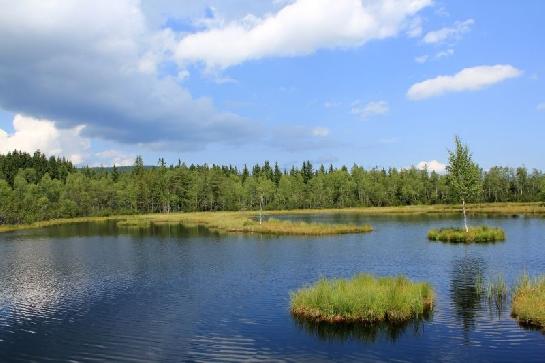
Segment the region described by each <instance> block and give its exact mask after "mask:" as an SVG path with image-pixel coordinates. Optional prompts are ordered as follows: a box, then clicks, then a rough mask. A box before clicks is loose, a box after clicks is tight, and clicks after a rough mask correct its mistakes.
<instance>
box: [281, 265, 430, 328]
mask: <svg viewBox="0 0 545 363" xmlns="http://www.w3.org/2000/svg"><path fill="white" fill-rule="evenodd" d="M433 300H434V293H433V289H432V288H431V286H430V285H429V284H428V283H422V282H412V281H410V280H409V279H407V278H406V277H403V276H397V277H374V276H372V275H368V274H360V275H357V276H355V277H354V278H352V279H333V280H327V279H321V280H319V281H318V282H316V283H315V284H314V285H312V286H308V287H304V288H302V289H300V290H298V291H296V292H294V293H292V294H291V312H292V313H293V314H294V315H296V316H299V317H303V318H308V319H310V320H314V321H327V322H368V323H370V322H380V321H388V322H403V321H407V320H409V319H412V318H417V317H421V316H423V315H424V314H425V313H426V312H428V311H429V310H431V308H432V305H433Z"/></svg>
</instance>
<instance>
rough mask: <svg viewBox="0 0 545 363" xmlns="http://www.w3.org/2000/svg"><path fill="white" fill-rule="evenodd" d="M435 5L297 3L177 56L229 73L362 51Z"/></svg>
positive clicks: (199, 40) (183, 44)
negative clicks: (322, 53) (251, 64)
mask: <svg viewBox="0 0 545 363" xmlns="http://www.w3.org/2000/svg"><path fill="white" fill-rule="evenodd" d="M430 4H431V0H384V1H381V2H365V4H364V3H362V1H361V0H297V1H295V2H293V3H290V4H288V5H287V6H285V7H283V8H282V9H280V10H279V11H278V12H276V13H275V14H272V15H266V16H263V17H256V16H247V17H245V18H243V19H242V20H239V21H232V22H227V23H225V24H224V25H222V26H218V27H214V28H210V29H206V30H204V31H201V32H197V33H193V34H189V35H187V36H185V37H184V38H182V39H181V41H180V42H179V43H178V46H177V48H176V50H175V57H176V58H177V59H178V60H179V61H180V62H181V63H182V64H186V63H188V62H189V63H191V62H203V63H204V64H206V66H207V68H208V69H209V70H210V69H218V68H219V69H224V68H227V67H229V66H233V65H236V64H239V63H242V62H245V61H248V60H255V59H260V58H264V57H281V56H298V55H306V54H310V53H313V52H315V51H316V50H318V49H324V48H337V47H358V46H361V45H363V44H365V43H366V42H368V41H370V40H373V39H384V38H388V37H393V36H396V35H397V34H398V33H399V32H400V31H401V30H404V29H410V25H411V21H412V20H413V16H414V15H415V14H416V13H418V12H419V11H420V10H421V9H423V8H424V7H426V6H428V5H430Z"/></svg>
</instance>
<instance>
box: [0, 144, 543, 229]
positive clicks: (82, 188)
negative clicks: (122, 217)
mask: <svg viewBox="0 0 545 363" xmlns="http://www.w3.org/2000/svg"><path fill="white" fill-rule="evenodd" d="M535 201H545V174H544V173H543V172H542V171H539V170H535V169H534V170H531V171H529V170H527V169H526V168H525V167H518V168H508V167H500V166H497V167H492V168H490V169H489V170H486V171H485V170H483V169H480V184H479V193H478V194H477V196H476V197H475V198H474V200H471V202H535ZM456 202H457V200H456V199H455V197H454V196H453V193H452V191H451V190H450V188H449V185H448V183H447V177H446V176H445V175H443V174H438V173H436V172H433V171H431V172H430V171H427V170H418V169H416V168H408V169H396V168H389V169H383V168H373V169H365V168H363V167H361V166H358V165H353V166H351V167H350V168H348V167H346V166H342V167H333V166H332V165H330V166H327V167H326V166H324V165H319V166H317V167H314V166H313V165H312V164H311V162H309V161H306V162H304V163H303V164H302V165H301V167H299V168H298V167H292V168H291V169H289V170H285V169H281V168H280V167H279V166H278V164H277V163H275V164H274V165H273V164H271V163H269V162H268V161H265V162H264V163H263V164H261V165H254V166H253V167H251V168H248V167H246V166H244V167H243V168H241V169H239V168H237V167H234V166H231V165H229V166H220V165H206V164H204V165H189V166H188V165H186V164H185V163H183V162H181V161H180V162H178V163H177V165H167V164H166V163H165V161H164V159H160V160H159V161H158V163H157V165H155V166H152V167H150V166H145V164H144V161H143V159H142V157H140V156H139V157H137V158H136V160H135V162H134V165H133V166H132V167H130V168H117V167H115V166H114V167H112V168H89V167H85V168H76V167H75V166H74V165H72V163H70V162H69V161H67V160H66V159H63V158H58V157H49V158H48V157H46V155H44V154H43V153H41V152H40V151H36V152H35V153H34V154H32V155H31V154H28V153H25V152H18V151H14V152H10V153H8V154H5V155H0V224H20V223H31V222H35V221H41V220H48V219H54V218H65V217H80V216H105V215H113V214H137V213H169V212H180V211H184V212H189V211H223V210H256V209H259V208H261V207H262V208H263V209H268V210H272V209H304V208H346V207H364V206H365V207H367V206H401V205H416V204H444V203H456Z"/></svg>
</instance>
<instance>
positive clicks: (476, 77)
mask: <svg viewBox="0 0 545 363" xmlns="http://www.w3.org/2000/svg"><path fill="white" fill-rule="evenodd" d="M521 74H522V71H520V70H519V69H517V68H515V67H513V66H511V65H509V64H497V65H494V66H477V67H472V68H464V69H462V70H461V71H460V72H458V73H456V74H454V75H452V76H438V77H435V78H432V79H428V80H425V81H422V82H419V83H415V84H413V85H412V86H411V87H410V88H409V90H408V91H407V97H408V98H410V99H412V100H423V99H426V98H430V97H434V96H439V95H442V94H445V93H449V92H462V91H476V90H480V89H482V88H485V87H488V86H491V85H493V84H496V83H499V82H502V81H505V80H507V79H510V78H515V77H518V76H520V75H521Z"/></svg>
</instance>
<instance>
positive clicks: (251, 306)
mask: <svg viewBox="0 0 545 363" xmlns="http://www.w3.org/2000/svg"><path fill="white" fill-rule="evenodd" d="M284 218H292V219H302V220H307V221H319V222H353V223H370V224H372V225H373V226H374V228H375V231H374V232H372V233H368V234H359V235H340V236H330V237H293V236H289V237H271V236H258V235H220V234H217V233H214V232H211V231H208V230H207V229H205V228H186V227H184V226H180V225H170V226H168V225H166V226H165V225H163V226H153V227H152V228H150V229H148V230H134V229H123V228H117V226H116V224H115V222H113V221H111V222H105V223H82V224H73V225H64V226H55V227H49V228H44V229H39V230H28V231H19V232H13V233H4V234H0V361H30V360H47V359H49V360H55V361H59V360H63V361H68V360H71V361H97V360H98V361H100V360H113V361H118V362H123V361H131V362H138V361H143V362H144V361H206V362H210V361H241V360H264V361H298V362H299V361H313V362H315V361H326V360H337V361H392V360H398V361H417V362H422V361H428V362H435V361H438V360H441V361H453V362H456V361H464V360H466V361H514V360H516V361H525V362H530V361H543V359H544V358H543V357H545V336H544V335H543V333H542V332H540V331H538V330H532V329H528V328H524V327H521V326H519V325H518V324H517V322H516V321H515V320H514V319H512V318H511V317H510V303H509V300H507V302H506V303H505V304H504V305H503V306H496V305H495V304H489V303H488V301H486V300H483V299H482V298H479V297H478V296H477V294H476V293H475V289H474V288H473V285H474V283H475V278H476V276H478V275H479V274H482V275H483V276H485V277H495V276H497V275H498V274H501V275H503V276H504V277H505V279H506V280H507V282H508V283H509V284H512V283H513V282H514V281H515V280H516V278H517V277H518V276H519V275H520V274H521V273H522V272H524V271H527V272H529V273H530V274H538V273H544V272H545V248H544V247H545V219H543V218H525V217H519V218H471V219H470V223H472V224H480V223H486V224H489V225H493V226H501V227H503V228H504V229H505V232H506V235H507V239H506V241H505V242H499V243H495V244H487V245H455V244H444V243H440V242H429V241H428V240H427V239H426V233H427V231H428V229H430V228H432V227H441V226H451V225H459V224H460V223H461V219H460V218H459V217H438V216H418V217H414V216H413V217H394V216H391V217H378V216H363V215H357V214H344V215H341V214H332V215H311V216H290V217H284ZM359 272H369V273H373V274H377V275H396V274H406V275H407V276H408V277H409V278H411V279H415V280H426V281H429V282H430V283H431V284H432V285H433V287H434V289H435V291H436V294H437V300H436V302H437V304H436V306H435V309H434V312H433V314H432V315H431V316H430V317H428V318H427V319H426V320H422V321H416V322H412V323H410V324H407V325H404V326H389V325H380V326H376V325H375V326H362V325H355V326H332V325H327V324H326V325H324V324H320V325H317V324H309V323H306V322H304V321H297V320H295V319H293V318H292V317H291V315H290V313H289V293H290V291H293V290H295V289H297V288H299V287H301V286H304V285H305V284H309V283H312V282H314V281H316V280H317V279H319V278H320V277H350V276H352V275H354V274H356V273H359Z"/></svg>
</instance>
